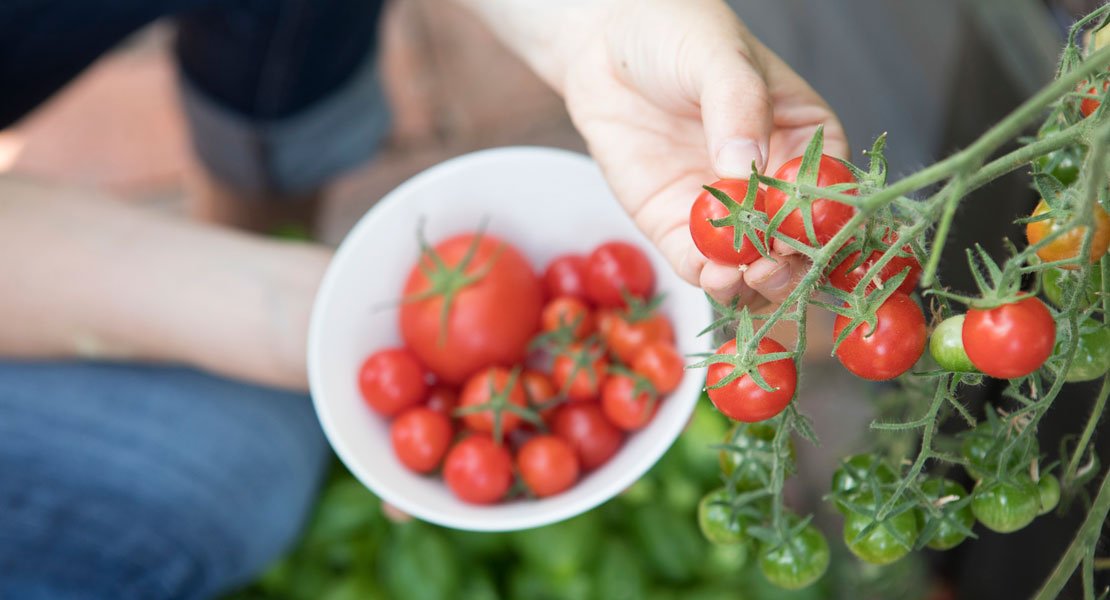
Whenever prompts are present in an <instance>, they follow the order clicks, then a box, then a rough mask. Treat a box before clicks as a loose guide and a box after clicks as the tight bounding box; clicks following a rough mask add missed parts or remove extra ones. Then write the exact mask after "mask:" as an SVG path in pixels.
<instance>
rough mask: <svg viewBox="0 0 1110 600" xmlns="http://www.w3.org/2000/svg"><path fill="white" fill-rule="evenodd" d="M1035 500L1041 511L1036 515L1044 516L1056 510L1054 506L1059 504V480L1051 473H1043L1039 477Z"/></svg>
mask: <svg viewBox="0 0 1110 600" xmlns="http://www.w3.org/2000/svg"><path fill="white" fill-rule="evenodd" d="M1037 499H1038V500H1039V501H1040V503H1041V509H1040V510H1039V511H1037V514H1038V515H1046V514H1048V513H1050V512H1052V511H1054V510H1056V505H1058V504H1060V480H1059V479H1056V476H1055V475H1053V474H1051V473H1044V474H1042V475H1041V479H1040V481H1038V482H1037Z"/></svg>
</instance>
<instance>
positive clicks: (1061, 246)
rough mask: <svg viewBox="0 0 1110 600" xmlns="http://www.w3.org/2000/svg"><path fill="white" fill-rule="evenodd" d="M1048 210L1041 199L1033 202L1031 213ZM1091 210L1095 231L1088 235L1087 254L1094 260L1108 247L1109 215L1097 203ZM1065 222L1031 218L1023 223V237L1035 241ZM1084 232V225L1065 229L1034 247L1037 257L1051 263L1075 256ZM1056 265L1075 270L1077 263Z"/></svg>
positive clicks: (1109, 242) (1098, 258) (1054, 230)
mask: <svg viewBox="0 0 1110 600" xmlns="http://www.w3.org/2000/svg"><path fill="white" fill-rule="evenodd" d="M1049 210H1050V208H1049V206H1048V204H1047V203H1046V202H1045V201H1044V200H1041V201H1040V202H1038V203H1037V208H1035V209H1034V210H1033V216H1034V217H1036V216H1039V215H1043V214H1045V213H1047V212H1048V211H1049ZM1091 210H1092V216H1093V218H1094V225H1095V233H1094V236H1093V237H1092V238H1091V246H1090V248H1089V250H1090V251H1089V253H1088V256H1089V257H1090V261H1091V262H1092V263H1096V262H1098V261H1099V260H1100V259H1101V258H1102V257H1103V256H1105V255H1106V250H1107V248H1110V215H1108V214H1106V211H1105V210H1103V208H1102V207H1101V206H1099V205H1097V204H1096V205H1095V206H1094V208H1092V209H1091ZM1064 221H1066V219H1064ZM1065 225H1066V223H1058V222H1057V221H1056V219H1055V218H1051V217H1050V218H1048V219H1044V220H1042V221H1033V222H1031V223H1028V224H1026V225H1025V239H1027V240H1028V241H1029V244H1030V245H1033V244H1037V243H1039V242H1040V241H1041V240H1043V239H1044V238H1046V237H1048V236H1050V235H1053V234H1054V233H1055V232H1057V231H1059V230H1060V229H1063V228H1064V227H1065ZM1086 235H1087V226H1086V225H1081V226H1079V227H1075V228H1072V229H1070V230H1068V231H1067V233H1064V234H1062V235H1061V236H1060V237H1057V238H1056V239H1054V240H1052V241H1051V242H1049V243H1048V244H1046V245H1045V246H1042V247H1041V248H1040V249H1039V250H1037V258H1040V259H1041V260H1043V261H1044V262H1055V261H1058V260H1067V259H1069V258H1075V257H1076V256H1079V251H1080V250H1081V249H1082V247H1083V238H1084V237H1086ZM1060 268H1061V269H1076V268H1078V265H1061V267H1060Z"/></svg>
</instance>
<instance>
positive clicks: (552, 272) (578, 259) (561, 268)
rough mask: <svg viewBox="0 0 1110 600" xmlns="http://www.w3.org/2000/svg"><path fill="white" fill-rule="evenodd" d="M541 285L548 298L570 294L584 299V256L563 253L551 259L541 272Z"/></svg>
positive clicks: (585, 296)
mask: <svg viewBox="0 0 1110 600" xmlns="http://www.w3.org/2000/svg"><path fill="white" fill-rule="evenodd" d="M543 285H544V289H545V290H546V291H547V297H548V298H558V297H560V296H571V297H574V298H579V299H582V300H585V299H586V298H587V295H586V258H585V257H584V256H578V255H577V254H564V255H563V256H560V257H558V258H556V259H555V260H553V261H551V262H550V263H548V265H547V269H546V270H544V272H543Z"/></svg>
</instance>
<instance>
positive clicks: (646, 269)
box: [586, 242, 655, 307]
mask: <svg viewBox="0 0 1110 600" xmlns="http://www.w3.org/2000/svg"><path fill="white" fill-rule="evenodd" d="M654 289H655V271H654V270H652V268H651V261H650V260H648V257H647V255H646V254H644V252H643V251H642V250H640V249H639V248H637V247H636V246H633V245H632V244H629V243H626V242H606V243H604V244H602V245H600V246H598V247H597V248H595V249H594V251H593V252H591V253H590V255H589V256H588V257H587V258H586V292H587V293H588V294H589V296H590V299H591V300H593V301H594V304H597V305H598V306H612V307H617V306H624V304H625V302H624V295H625V294H628V295H629V296H632V297H634V298H640V299H646V298H649V297H651V292H652V290H654Z"/></svg>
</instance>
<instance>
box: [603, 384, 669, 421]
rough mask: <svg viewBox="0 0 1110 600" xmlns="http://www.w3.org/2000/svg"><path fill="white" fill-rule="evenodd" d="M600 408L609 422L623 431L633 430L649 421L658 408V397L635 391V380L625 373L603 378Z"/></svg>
mask: <svg viewBox="0 0 1110 600" xmlns="http://www.w3.org/2000/svg"><path fill="white" fill-rule="evenodd" d="M601 410H602V412H604V413H605V418H606V419H609V422H610V423H612V424H613V425H616V426H617V427H620V428H621V429H623V430H625V431H635V430H637V429H640V428H642V427H643V426H644V425H647V424H648V423H650V422H651V419H652V418H654V417H655V413H656V412H657V411H658V410H659V399H658V398H657V397H656V396H654V395H653V394H651V393H650V392H647V391H640V392H639V393H637V391H636V382H635V381H634V380H633V379H632V378H631V377H627V376H625V375H613V376H612V377H609V378H608V379H606V380H605V387H603V388H602V390H601Z"/></svg>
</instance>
